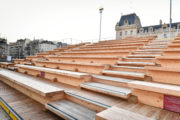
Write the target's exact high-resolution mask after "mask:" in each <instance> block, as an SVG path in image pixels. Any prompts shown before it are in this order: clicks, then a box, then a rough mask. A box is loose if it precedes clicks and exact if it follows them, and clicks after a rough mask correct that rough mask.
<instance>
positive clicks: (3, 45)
mask: <svg viewBox="0 0 180 120" xmlns="http://www.w3.org/2000/svg"><path fill="white" fill-rule="evenodd" d="M7 55H8V44H7V40H6V39H4V38H0V61H6V56H7Z"/></svg>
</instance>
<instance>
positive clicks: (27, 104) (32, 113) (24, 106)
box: [0, 81, 61, 120]
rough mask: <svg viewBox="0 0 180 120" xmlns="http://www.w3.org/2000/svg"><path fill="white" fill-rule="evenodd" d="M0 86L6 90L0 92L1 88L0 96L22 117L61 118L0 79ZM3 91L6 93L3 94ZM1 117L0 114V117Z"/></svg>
mask: <svg viewBox="0 0 180 120" xmlns="http://www.w3.org/2000/svg"><path fill="white" fill-rule="evenodd" d="M0 87H3V88H4V89H6V91H3V94H1V93H2V92H1V91H2V90H1V89H0V97H1V98H3V99H4V100H5V101H6V102H7V103H8V105H9V106H10V107H12V109H14V110H15V111H16V112H17V113H18V114H19V115H20V116H21V117H22V118H23V119H25V120H30V119H34V120H42V119H43V120H45V119H48V120H61V118H59V117H57V116H55V115H54V114H52V113H50V112H47V111H44V110H43V109H44V106H43V105H41V104H39V103H38V102H36V101H34V100H32V99H31V98H29V97H27V96H25V95H23V94H21V93H20V92H18V91H16V90H15V89H13V88H11V87H9V86H8V85H6V84H4V83H2V82H1V81H0ZM4 92H5V93H7V95H4ZM22 98H24V99H22ZM26 111H28V112H26ZM1 117H2V116H1V115H0V118H1ZM2 120H6V119H2Z"/></svg>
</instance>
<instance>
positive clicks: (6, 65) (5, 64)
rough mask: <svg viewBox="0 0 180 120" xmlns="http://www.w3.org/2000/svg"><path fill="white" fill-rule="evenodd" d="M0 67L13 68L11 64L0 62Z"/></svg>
mask: <svg viewBox="0 0 180 120" xmlns="http://www.w3.org/2000/svg"><path fill="white" fill-rule="evenodd" d="M0 67H1V68H6V69H7V68H8V67H14V64H13V63H11V62H0Z"/></svg>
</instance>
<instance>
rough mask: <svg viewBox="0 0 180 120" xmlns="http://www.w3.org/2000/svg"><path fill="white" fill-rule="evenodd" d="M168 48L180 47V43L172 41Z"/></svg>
mask: <svg viewBox="0 0 180 120" xmlns="http://www.w3.org/2000/svg"><path fill="white" fill-rule="evenodd" d="M168 48H180V43H172V44H170V45H169V46H168Z"/></svg>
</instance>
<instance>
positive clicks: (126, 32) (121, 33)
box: [120, 31, 133, 36]
mask: <svg viewBox="0 0 180 120" xmlns="http://www.w3.org/2000/svg"><path fill="white" fill-rule="evenodd" d="M122 35H123V32H120V36H122ZM124 35H125V36H127V35H133V31H130V33H128V31H125V32H124Z"/></svg>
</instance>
